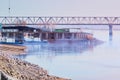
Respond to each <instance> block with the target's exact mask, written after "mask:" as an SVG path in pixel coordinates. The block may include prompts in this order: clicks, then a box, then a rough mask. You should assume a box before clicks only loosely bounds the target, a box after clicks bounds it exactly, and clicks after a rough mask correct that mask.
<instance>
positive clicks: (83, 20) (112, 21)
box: [0, 16, 120, 25]
mask: <svg viewBox="0 0 120 80" xmlns="http://www.w3.org/2000/svg"><path fill="white" fill-rule="evenodd" d="M0 23H2V24H3V25H16V24H20V25H25V24H26V25H50V24H52V25H120V17H56V16H53V17H43V16H42V17H39V16H37V17H36V16H30V17H29V16H0Z"/></svg>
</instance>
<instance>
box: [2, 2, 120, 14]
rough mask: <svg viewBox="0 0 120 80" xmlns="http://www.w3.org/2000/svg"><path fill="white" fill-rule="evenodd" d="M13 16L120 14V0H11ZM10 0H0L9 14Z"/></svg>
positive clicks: (3, 12)
mask: <svg viewBox="0 0 120 80" xmlns="http://www.w3.org/2000/svg"><path fill="white" fill-rule="evenodd" d="M10 2H11V3H10V6H11V16H120V0H10ZM8 6H9V0H0V16H8V15H9V13H8Z"/></svg>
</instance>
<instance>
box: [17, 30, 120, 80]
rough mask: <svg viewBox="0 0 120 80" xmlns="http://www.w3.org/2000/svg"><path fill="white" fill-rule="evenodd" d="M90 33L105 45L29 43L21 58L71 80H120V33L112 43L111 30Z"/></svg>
mask: <svg viewBox="0 0 120 80" xmlns="http://www.w3.org/2000/svg"><path fill="white" fill-rule="evenodd" d="M91 32H92V33H93V34H94V37H96V38H97V39H99V40H103V41H105V42H104V43H103V44H100V45H96V44H93V43H80V42H79V43H71V42H68V43H36V44H29V45H28V44H26V46H28V54H26V55H21V56H19V58H21V59H24V60H26V61H28V62H31V63H34V64H38V65H39V66H41V67H43V68H44V69H47V70H48V72H49V74H51V75H56V76H60V77H65V78H71V79H72V80H120V76H119V75H120V31H114V32H113V35H114V36H113V39H112V40H109V35H108V34H109V33H108V31H99V30H91Z"/></svg>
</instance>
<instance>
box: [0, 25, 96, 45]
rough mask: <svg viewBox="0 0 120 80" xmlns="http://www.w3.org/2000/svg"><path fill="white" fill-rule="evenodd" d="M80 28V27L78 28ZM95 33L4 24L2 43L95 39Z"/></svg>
mask: <svg viewBox="0 0 120 80" xmlns="http://www.w3.org/2000/svg"><path fill="white" fill-rule="evenodd" d="M78 30H79V29H78ZM93 39H94V38H93V34H91V33H86V32H82V31H81V30H79V31H71V29H65V28H64V29H55V30H54V31H47V30H42V29H39V28H32V27H28V26H8V27H6V26H3V27H2V29H1V43H15V44H23V43H24V42H48V41H57V40H66V41H67V40H74V41H76V40H78V41H80V40H93Z"/></svg>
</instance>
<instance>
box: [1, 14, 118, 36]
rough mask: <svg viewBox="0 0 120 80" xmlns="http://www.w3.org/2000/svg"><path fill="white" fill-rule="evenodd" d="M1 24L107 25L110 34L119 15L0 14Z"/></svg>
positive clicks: (116, 23)
mask: <svg viewBox="0 0 120 80" xmlns="http://www.w3.org/2000/svg"><path fill="white" fill-rule="evenodd" d="M0 23H1V24H2V25H3V26H11V25H14V26H15V25H21V26H22V25H23V26H24V25H39V26H43V25H44V26H47V25H108V26H109V35H110V36H111V35H112V25H120V17H79V16H78V17H77V16H76V17H74V16H72V17H71V16H67V17H66V16H64V17H59V16H0Z"/></svg>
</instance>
